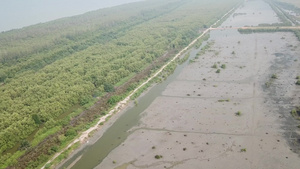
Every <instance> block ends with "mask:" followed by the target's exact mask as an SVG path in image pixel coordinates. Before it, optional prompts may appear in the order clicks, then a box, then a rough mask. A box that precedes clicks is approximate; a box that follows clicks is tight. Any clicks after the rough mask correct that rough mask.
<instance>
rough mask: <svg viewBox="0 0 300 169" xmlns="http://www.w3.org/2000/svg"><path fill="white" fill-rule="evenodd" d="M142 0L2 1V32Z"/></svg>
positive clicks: (0, 6) (0, 8) (0, 7)
mask: <svg viewBox="0 0 300 169" xmlns="http://www.w3.org/2000/svg"><path fill="white" fill-rule="evenodd" d="M136 1H141V0H0V32H1V31H7V30H10V29H16V28H22V27H24V26H29V25H32V24H37V23H40V22H46V21H50V20H54V19H58V18H61V17H66V16H73V15H78V14H82V13H85V12H88V11H91V10H96V9H100V8H105V7H111V6H116V5H120V4H125V3H130V2H136Z"/></svg>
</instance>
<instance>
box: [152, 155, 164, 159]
mask: <svg viewBox="0 0 300 169" xmlns="http://www.w3.org/2000/svg"><path fill="white" fill-rule="evenodd" d="M154 158H155V159H161V158H163V156H162V155H155V156H154Z"/></svg>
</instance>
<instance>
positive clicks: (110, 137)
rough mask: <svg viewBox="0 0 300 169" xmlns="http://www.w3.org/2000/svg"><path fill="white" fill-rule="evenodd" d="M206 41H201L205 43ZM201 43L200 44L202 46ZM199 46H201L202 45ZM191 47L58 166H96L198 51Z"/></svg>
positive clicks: (127, 133)
mask: <svg viewBox="0 0 300 169" xmlns="http://www.w3.org/2000/svg"><path fill="white" fill-rule="evenodd" d="M205 44H206V42H204V43H203V45H205ZM203 45H202V46H203ZM202 46H201V47H202ZM201 47H200V48H199V49H193V50H192V51H191V53H190V57H189V59H188V61H186V62H185V63H183V64H182V65H179V66H177V68H176V69H175V71H174V73H173V74H172V75H170V76H169V77H168V78H167V79H166V80H165V81H163V82H162V83H160V84H157V85H155V86H154V87H152V88H151V89H150V90H149V91H148V92H147V93H146V94H145V95H143V96H142V97H140V98H139V99H138V104H137V105H136V106H134V107H131V108H129V109H128V110H126V112H125V113H123V114H122V115H121V116H120V117H119V118H118V119H117V120H116V121H115V122H114V123H113V124H112V125H111V126H110V127H109V128H108V129H107V130H106V132H105V133H104V134H103V136H102V137H101V138H100V139H99V140H97V141H96V142H95V143H94V144H92V145H87V146H86V147H85V148H83V149H81V150H80V151H79V152H78V153H76V154H75V155H74V156H73V157H72V158H70V159H68V160H67V161H66V162H65V163H64V164H63V165H62V166H59V168H72V169H82V168H85V169H89V168H94V167H95V166H97V165H98V164H99V163H101V161H102V160H103V159H104V158H105V157H106V156H107V155H108V154H109V153H110V152H111V151H112V150H113V149H114V148H116V147H117V146H119V145H120V144H121V143H122V142H124V140H125V139H126V138H127V136H128V135H130V134H131V133H130V132H128V131H129V129H131V128H132V127H134V126H136V125H138V122H139V119H140V114H141V113H142V112H143V111H144V110H145V109H146V108H147V107H149V105H150V104H151V103H152V102H153V101H154V100H155V99H156V98H157V97H158V96H160V95H161V93H162V92H163V91H164V90H165V88H166V86H167V85H168V84H169V83H171V82H172V81H174V80H175V79H176V77H177V76H178V74H179V73H180V72H181V70H182V69H183V68H184V67H185V66H186V65H187V64H188V62H189V60H190V59H193V58H194V57H195V56H196V54H197V53H198V52H199V51H200V49H201Z"/></svg>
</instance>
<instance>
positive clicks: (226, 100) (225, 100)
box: [218, 99, 230, 102]
mask: <svg viewBox="0 0 300 169" xmlns="http://www.w3.org/2000/svg"><path fill="white" fill-rule="evenodd" d="M218 102H230V99H221V100H218Z"/></svg>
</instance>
